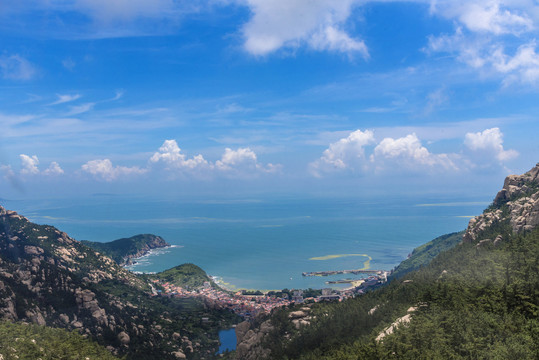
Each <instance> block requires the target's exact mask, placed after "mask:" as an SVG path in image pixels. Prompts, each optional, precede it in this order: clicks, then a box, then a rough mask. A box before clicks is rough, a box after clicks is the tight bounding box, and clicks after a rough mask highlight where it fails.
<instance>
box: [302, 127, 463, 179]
mask: <svg viewBox="0 0 539 360" xmlns="http://www.w3.org/2000/svg"><path fill="white" fill-rule="evenodd" d="M369 145H375V147H374V149H373V150H372V152H371V153H370V155H369V154H367V152H366V150H367V149H369V147H368V146H369ZM458 159H459V156H458V155H456V154H433V153H431V152H430V151H429V150H428V149H427V148H426V147H424V146H423V145H422V144H421V141H420V140H419V138H418V137H417V135H416V134H409V135H406V136H404V137H401V138H397V139H394V138H390V137H386V138H384V139H383V140H382V141H380V142H379V143H378V144H376V141H375V138H374V134H373V132H372V131H365V132H363V131H361V130H356V131H354V132H352V133H350V135H349V136H348V137H346V138H342V139H340V140H339V141H337V142H334V143H332V144H330V145H329V147H328V148H327V149H326V150H324V152H323V153H322V156H321V157H320V158H319V159H318V160H316V161H314V162H312V163H311V164H310V165H309V167H310V170H311V173H312V174H313V175H314V176H317V177H320V176H321V175H322V174H324V173H332V172H333V173H334V172H339V171H343V170H349V171H355V172H362V173H367V172H370V171H373V170H375V171H377V172H381V171H388V170H389V171H399V172H403V171H404V172H409V171H412V172H413V171H418V170H419V171H429V172H431V171H453V170H459V168H458V167H457V165H456V164H455V161H456V160H458Z"/></svg>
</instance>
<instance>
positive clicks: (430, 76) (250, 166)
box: [0, 0, 539, 198]
mask: <svg viewBox="0 0 539 360" xmlns="http://www.w3.org/2000/svg"><path fill="white" fill-rule="evenodd" d="M538 27H539V5H537V4H536V2H534V1H531V0H519V1H491V0H471V1H459V0H454V1H443V0H438V1H434V0H433V1H422V0H417V1H355V0H343V1H323V0H313V1H307V0H273V1H268V0H206V1H203V0H200V1H177V0H131V1H127V0H47V1H45V0H34V1H30V0H28V1H19V0H4V1H2V3H0V39H1V40H0V129H1V130H0V186H1V189H2V190H1V191H0V197H4V198H20V197H32V196H45V195H44V194H46V196H59V195H62V196H78V195H88V194H92V193H101V192H111V193H121V194H142V195H150V196H153V195H159V194H161V195H163V194H169V193H179V194H189V195H198V194H200V195H207V194H210V195H211V194H217V193H229V194H234V195H245V196H247V195H249V194H260V193H265V194H270V195H271V194H306V195H307V194H328V195H350V194H353V195H358V196H361V195H362V194H364V193H369V194H409V193H417V192H426V193H432V194H444V193H448V194H455V195H458V196H487V197H488V196H493V195H494V194H493V192H495V191H496V190H498V189H499V188H500V186H501V184H502V181H503V178H504V176H506V175H507V174H509V173H521V172H524V171H526V170H528V169H529V168H531V167H532V166H534V165H535V163H536V162H537V161H539V141H538V140H537V139H538V134H539V121H538V114H539V111H538V110H539V101H538V100H539V97H538V95H539V49H538V46H537V40H536V38H537V37H538V35H539V30H538Z"/></svg>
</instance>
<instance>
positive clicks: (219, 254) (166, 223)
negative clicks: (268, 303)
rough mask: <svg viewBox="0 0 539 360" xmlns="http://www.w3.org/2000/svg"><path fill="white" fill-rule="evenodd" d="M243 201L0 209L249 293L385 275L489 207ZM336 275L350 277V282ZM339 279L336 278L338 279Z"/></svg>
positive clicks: (114, 200) (439, 202)
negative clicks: (139, 237)
mask: <svg viewBox="0 0 539 360" xmlns="http://www.w3.org/2000/svg"><path fill="white" fill-rule="evenodd" d="M472 200H473V201H472V202H470V201H469V200H468V201H467V202H465V201H463V200H461V199H455V198H450V199H448V198H424V199H417V198H409V199H406V198H401V199H395V198H388V199H380V198H376V199H335V198H332V199H329V198H307V199H302V198H278V199H277V198H275V199H274V198H270V199H268V198H251V199H170V200H155V199H145V198H126V197H120V196H106V195H104V196H93V197H89V198H85V199H70V200H65V199H63V200H60V199H50V200H39V201H37V200H32V201H26V200H25V201H14V200H11V201H3V203H2V205H3V206H5V207H6V208H8V209H13V210H16V211H19V212H20V213H21V214H23V215H25V216H27V217H29V218H30V220H32V221H35V222H37V223H47V224H51V225H54V226H56V227H58V228H59V229H61V230H63V231H66V232H67V233H68V234H69V235H70V236H72V237H74V238H76V239H78V240H92V241H110V240H113V239H117V238H121V237H128V236H132V235H135V234H139V233H153V234H157V235H160V236H162V237H164V238H165V240H167V241H168V242H169V243H171V244H174V245H175V246H174V247H172V248H168V249H165V250H161V251H159V252H158V253H157V254H153V255H151V256H148V257H146V258H144V259H141V261H139V263H138V264H137V265H136V266H134V267H133V270H136V271H144V272H153V271H162V270H165V269H167V268H170V267H173V266H175V265H178V264H181V263H185V262H191V263H195V264H197V265H199V266H201V267H202V268H203V269H204V270H206V272H207V273H208V274H210V275H214V276H218V277H220V278H222V280H223V281H224V282H225V283H228V284H229V285H230V286H234V287H238V288H248V289H254V288H257V289H282V288H309V287H313V288H323V287H326V286H327V285H326V284H325V281H327V280H335V279H337V278H339V277H331V278H321V277H302V275H301V273H302V272H309V271H324V270H343V269H357V268H362V267H364V265H365V263H364V262H365V260H366V259H367V257H366V256H346V257H338V258H333V259H329V260H309V259H310V258H313V257H324V256H327V255H346V254H365V255H368V256H369V257H370V258H372V260H371V261H370V268H371V269H382V270H390V269H391V268H393V267H394V266H396V265H397V264H398V263H400V262H401V261H402V260H403V259H405V258H406V256H407V255H408V254H409V253H410V252H411V251H412V249H413V248H414V247H417V246H419V245H421V244H423V243H425V242H427V241H429V240H432V239H433V238H434V237H436V236H439V235H442V234H445V233H449V232H454V231H459V230H462V229H464V228H466V226H467V223H468V221H469V216H471V215H477V214H480V213H481V212H482V210H483V209H484V208H485V207H486V206H487V205H488V203H489V199H472ZM345 277H347V278H349V277H350V275H346V276H345ZM341 278H342V276H341Z"/></svg>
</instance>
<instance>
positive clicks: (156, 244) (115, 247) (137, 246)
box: [81, 234, 170, 265]
mask: <svg viewBox="0 0 539 360" xmlns="http://www.w3.org/2000/svg"><path fill="white" fill-rule="evenodd" d="M81 242H82V243H83V244H84V245H86V246H89V247H91V248H92V249H95V250H97V251H99V252H100V253H102V254H103V255H106V256H108V257H110V258H112V260H114V261H116V262H117V263H118V264H120V265H126V264H129V263H131V262H132V259H135V258H138V257H141V256H144V255H146V254H147V253H148V252H149V251H150V250H152V249H158V248H163V247H167V246H170V244H168V243H167V242H166V241H165V240H164V239H163V238H162V237H160V236H156V235H152V234H140V235H135V236H132V237H130V238H122V239H118V240H114V241H110V242H96V241H88V240H83V241H81Z"/></svg>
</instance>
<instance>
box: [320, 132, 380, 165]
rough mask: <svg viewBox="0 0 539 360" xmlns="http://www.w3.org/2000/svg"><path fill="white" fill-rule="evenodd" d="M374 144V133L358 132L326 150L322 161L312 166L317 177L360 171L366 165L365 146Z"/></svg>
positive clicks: (321, 158)
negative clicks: (346, 171)
mask: <svg viewBox="0 0 539 360" xmlns="http://www.w3.org/2000/svg"><path fill="white" fill-rule="evenodd" d="M372 143H374V134H373V132H372V131H370V130H367V131H364V132H363V131H361V130H356V131H353V132H352V133H350V135H348V137H346V138H343V139H340V140H339V141H337V142H334V143H332V144H330V145H329V147H328V148H327V149H326V150H324V152H323V153H322V156H321V157H320V159H318V160H316V161H314V162H312V163H311V164H310V170H311V172H312V173H313V175H315V176H320V174H321V173H323V172H331V171H335V170H344V169H351V170H359V168H361V167H362V165H364V164H365V160H366V158H365V146H367V145H369V144H372Z"/></svg>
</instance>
